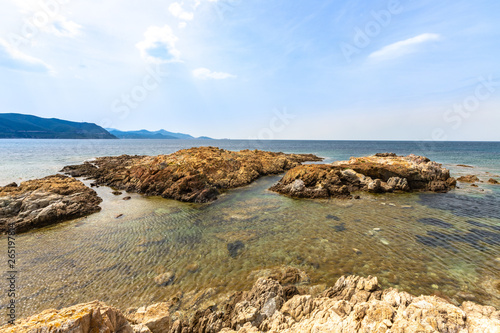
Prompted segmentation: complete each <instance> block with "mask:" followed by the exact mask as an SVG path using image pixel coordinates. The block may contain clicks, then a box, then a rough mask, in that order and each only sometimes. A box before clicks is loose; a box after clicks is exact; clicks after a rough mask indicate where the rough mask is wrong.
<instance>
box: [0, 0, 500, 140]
mask: <svg viewBox="0 0 500 333" xmlns="http://www.w3.org/2000/svg"><path fill="white" fill-rule="evenodd" d="M498 13H500V2H498V1H493V0H491V1H486V0H478V1H472V0H469V1H463V0H462V1H460V0H455V1H447V0H443V1H427V0H422V1H405V0H401V1H397V0H394V1H392V0H390V1H377V0H375V1H347V0H331V1H316V0H309V1H290V0H288V1H280V0H278V1H270V0H267V1H260V0H255V1H242V0H184V1H181V0H177V1H160V0H147V1H141V2H139V1H131V0H107V1H97V0H87V1H81V0H42V1H38V0H33V1H32V0H4V1H3V2H2V12H1V13H0V82H1V87H2V89H1V90H2V93H1V94H0V105H2V110H1V111H0V112H19V113H28V114H35V115H38V116H43V117H57V118H63V119H68V120H73V121H88V122H95V123H97V124H99V125H101V126H104V127H113V128H119V129H122V130H134V129H143V128H145V129H149V130H158V129H160V128H164V129H166V130H170V131H178V132H187V133H190V134H193V135H196V136H200V135H207V136H211V137H215V138H239V139H247V138H260V139H325V140H329V139H331V140H342V139H346V140H349V139H359V140H362V139H368V140H370V139H373V140H376V139H378V140H391V139H394V140H500V131H499V130H498V126H499V124H500V112H499V111H500V61H498V59H500V43H499V41H500V21H499V20H498Z"/></svg>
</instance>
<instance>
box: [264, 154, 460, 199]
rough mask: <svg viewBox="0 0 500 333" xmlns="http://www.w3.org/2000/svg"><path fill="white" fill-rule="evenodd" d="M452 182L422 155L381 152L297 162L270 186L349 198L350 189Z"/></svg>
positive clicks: (436, 188) (444, 187)
mask: <svg viewBox="0 0 500 333" xmlns="http://www.w3.org/2000/svg"><path fill="white" fill-rule="evenodd" d="M455 186H456V180H455V179H454V178H452V177H450V173H449V171H448V170H447V169H445V168H443V167H442V166H441V164H438V163H436V162H432V161H430V160H429V159H428V158H426V157H422V156H415V155H409V156H397V155H396V154H392V153H382V154H376V155H374V156H368V157H359V158H355V157H352V158H351V159H350V160H349V161H343V162H336V163H332V164H312V165H300V166H297V167H295V168H293V169H291V170H289V171H288V172H287V173H286V174H285V176H284V177H283V178H282V179H281V180H280V181H279V182H278V184H276V185H274V186H273V187H271V190H272V191H275V192H278V193H282V194H286V195H289V196H292V197H297V198H328V197H337V198H351V197H352V196H351V192H354V191H367V192H371V193H386V192H393V191H403V192H409V191H414V190H417V191H421V190H424V191H433V192H447V191H449V190H450V189H451V188H454V187H455Z"/></svg>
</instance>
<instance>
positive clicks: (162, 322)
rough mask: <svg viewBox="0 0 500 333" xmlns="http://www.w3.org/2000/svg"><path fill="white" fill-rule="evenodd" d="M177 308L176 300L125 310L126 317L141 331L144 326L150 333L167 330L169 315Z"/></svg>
mask: <svg viewBox="0 0 500 333" xmlns="http://www.w3.org/2000/svg"><path fill="white" fill-rule="evenodd" d="M176 308H177V303H176V302H173V301H171V302H161V303H157V304H153V305H150V306H144V307H141V308H139V309H128V310H127V311H125V315H126V317H127V319H128V320H129V321H130V322H131V323H133V324H135V325H138V326H136V328H140V329H142V330H143V331H146V332H147V330H146V329H145V328H144V326H146V327H147V328H148V329H149V330H150V331H151V332H152V333H163V332H169V330H170V328H171V326H172V322H173V321H172V319H171V316H172V315H173V314H174V312H175V310H176Z"/></svg>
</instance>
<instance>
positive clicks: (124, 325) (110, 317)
mask: <svg viewBox="0 0 500 333" xmlns="http://www.w3.org/2000/svg"><path fill="white" fill-rule="evenodd" d="M0 332H1V333H24V332H26V333H45V332H47V333H49V332H54V333H70V332H71V333H73V332H74V333H94V332H99V333H101V332H102V333H133V332H134V330H133V328H132V326H131V325H130V323H129V322H128V321H127V319H126V318H125V316H124V315H123V314H122V313H121V312H120V311H119V310H117V309H115V308H113V307H110V306H107V305H105V304H104V303H101V302H98V301H94V302H91V303H85V304H78V305H75V306H72V307H69V308H65V309H62V310H46V311H43V312H42V313H40V314H38V315H35V316H31V317H29V318H27V319H24V320H20V321H18V322H17V323H16V325H5V326H2V327H0Z"/></svg>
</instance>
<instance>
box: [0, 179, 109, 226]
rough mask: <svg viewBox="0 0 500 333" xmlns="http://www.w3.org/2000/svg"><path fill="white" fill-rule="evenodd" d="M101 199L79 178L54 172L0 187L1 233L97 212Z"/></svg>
mask: <svg viewBox="0 0 500 333" xmlns="http://www.w3.org/2000/svg"><path fill="white" fill-rule="evenodd" d="M101 202H102V199H101V198H99V197H98V196H97V193H96V192H95V191H94V190H92V189H90V188H88V187H87V186H85V185H84V184H83V183H82V182H81V181H78V180H76V179H73V178H71V177H67V176H63V175H54V176H49V177H45V178H42V179H35V180H30V181H26V182H23V183H21V185H19V186H17V184H15V183H12V184H9V185H7V186H4V187H0V233H5V232H7V230H8V226H9V225H12V224H13V225H14V226H15V230H16V232H24V231H27V230H30V229H33V228H39V227H43V226H46V225H50V224H54V223H56V222H62V221H67V220H71V219H74V218H78V217H82V216H86V215H90V214H92V213H95V212H98V211H99V210H100V209H101V208H100V207H99V204H100V203H101Z"/></svg>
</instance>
